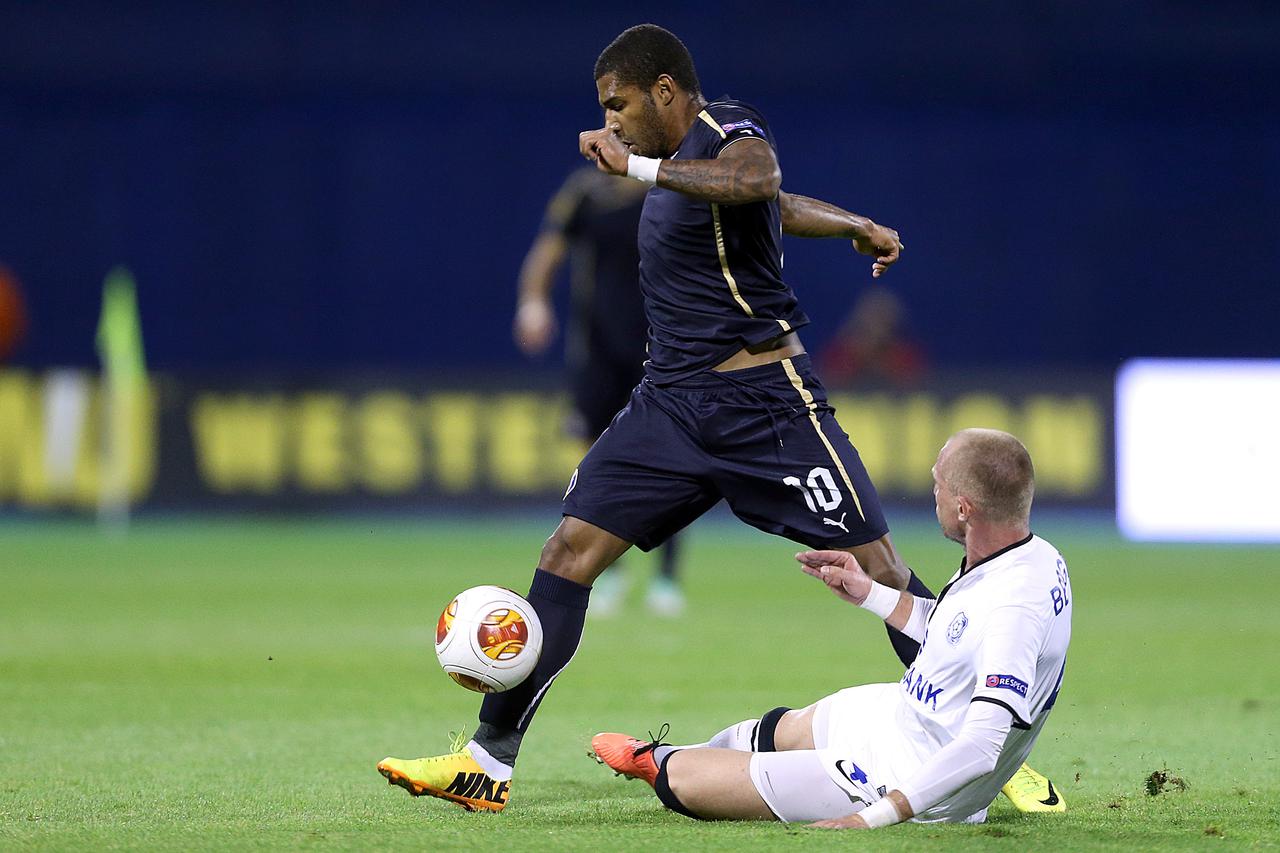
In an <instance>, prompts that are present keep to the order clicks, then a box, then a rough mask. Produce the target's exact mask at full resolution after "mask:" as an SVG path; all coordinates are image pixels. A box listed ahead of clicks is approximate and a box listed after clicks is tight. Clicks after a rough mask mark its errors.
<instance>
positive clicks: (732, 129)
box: [639, 99, 809, 385]
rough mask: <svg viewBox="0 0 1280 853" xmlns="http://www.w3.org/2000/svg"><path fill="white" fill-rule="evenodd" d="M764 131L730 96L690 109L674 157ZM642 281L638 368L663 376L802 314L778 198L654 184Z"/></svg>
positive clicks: (660, 379)
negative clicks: (720, 197)
mask: <svg viewBox="0 0 1280 853" xmlns="http://www.w3.org/2000/svg"><path fill="white" fill-rule="evenodd" d="M744 139H763V140H765V141H766V142H768V143H769V145H770V146H771V147H773V148H774V150H775V152H776V150H777V146H776V144H775V143H774V139H773V134H772V132H770V130H769V126H768V124H766V123H765V120H764V117H763V116H761V115H760V113H759V112H758V111H757V110H756V109H755V108H754V107H751V106H748V105H747V104H744V103H741V102H739V101H733V100H728V99H722V100H719V101H714V102H712V103H710V104H707V106H706V108H705V109H704V110H703V111H702V112H700V113H698V118H697V119H696V120H695V121H694V123H693V127H691V128H690V129H689V132H688V133H687V134H685V137H684V139H683V140H682V141H681V142H680V147H679V149H678V150H677V151H676V153H675V154H674V155H673V156H672V157H671V159H672V160H714V159H715V158H716V157H717V156H719V154H720V152H721V151H723V150H724V149H726V148H728V147H729V146H730V145H734V144H736V143H739V142H741V141H742V140H744ZM639 244H640V289H641V291H642V292H643V294H644V307H645V314H646V316H647V317H648V320H649V360H648V361H647V362H646V363H645V371H646V374H647V375H648V377H649V379H651V380H652V381H653V382H655V383H657V384H660V385H665V384H670V383H672V382H677V381H679V380H680V379H683V378H685V377H688V376H692V375H693V374H695V373H698V372H700V371H703V370H707V369H709V368H712V367H715V366H716V365H717V364H719V363H720V362H722V361H724V360H725V359H727V358H729V356H731V355H733V354H734V353H735V352H737V351H738V350H740V349H742V348H743V347H744V346H752V345H755V344H761V343H764V342H765V341H768V340H771V339H773V338H776V337H778V336H779V335H781V334H784V333H786V332H789V331H791V330H792V329H798V328H800V327H801V326H804V325H806V324H807V323H808V322H809V318H808V317H806V316H805V315H804V312H802V311H801V310H800V306H799V305H798V304H797V302H796V296H795V294H794V293H793V292H792V291H791V288H790V287H788V286H787V284H786V283H785V282H784V281H783V280H782V216H781V213H780V212H779V210H778V201H777V199H774V200H772V201H761V202H754V203H752V204H738V205H726V204H714V203H711V202H706V201H699V200H697V199H694V198H691V197H689V196H687V195H684V194H682V193H678V192H676V191H675V190H667V189H663V188H661V187H656V186H655V187H653V188H652V189H650V190H649V193H648V196H647V197H646V198H645V202H644V213H643V215H642V216H641V217H640V232H639Z"/></svg>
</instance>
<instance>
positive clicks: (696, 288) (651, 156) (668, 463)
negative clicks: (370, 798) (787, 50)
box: [378, 25, 927, 811]
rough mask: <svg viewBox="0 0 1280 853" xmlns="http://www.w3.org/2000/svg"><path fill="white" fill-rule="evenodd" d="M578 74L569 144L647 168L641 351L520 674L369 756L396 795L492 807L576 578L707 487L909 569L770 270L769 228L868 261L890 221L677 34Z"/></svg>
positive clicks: (647, 36) (544, 577)
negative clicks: (453, 723) (717, 93)
mask: <svg viewBox="0 0 1280 853" xmlns="http://www.w3.org/2000/svg"><path fill="white" fill-rule="evenodd" d="M595 78H596V88H597V92H598V95H599V100H600V105H601V106H602V107H603V108H604V118H605V125H604V127H603V128H601V129H599V130H593V131H587V132H585V133H583V134H581V135H580V138H579V149H580V151H581V153H582V154H583V155H584V156H585V157H586V158H587V159H588V160H591V161H593V162H594V163H595V164H596V166H597V167H598V168H599V169H600V171H602V172H605V173H608V174H613V175H627V176H630V177H633V178H637V179H640V180H642V181H645V182H647V183H649V184H651V185H653V187H652V188H651V189H650V190H649V192H648V196H647V198H646V200H645V205H644V213H643V216H642V219H641V224H640V232H639V249H640V284H641V289H642V291H643V294H644V305H645V314H646V316H647V318H648V322H649V359H648V361H647V362H646V365H645V378H644V380H643V381H642V382H641V383H640V385H639V386H638V387H637V388H636V389H635V391H634V392H633V393H632V395H631V399H630V401H629V403H628V404H627V406H626V408H625V409H623V410H622V411H621V412H620V413H619V414H618V416H617V417H616V418H615V419H614V420H613V423H612V425H611V426H610V427H609V429H608V430H607V431H606V432H605V433H604V435H603V436H601V437H600V439H599V441H597V442H596V443H595V445H594V446H593V447H592V448H591V450H590V451H589V452H588V453H587V455H586V457H585V458H584V459H583V460H582V462H581V464H580V465H579V467H578V470H577V471H576V472H575V473H574V476H573V478H572V480H571V481H570V483H569V488H568V492H567V494H566V495H565V500H564V518H563V519H562V521H561V523H560V526H559V527H558V528H557V529H556V531H555V532H554V533H553V534H552V535H551V538H550V539H548V540H547V542H546V545H545V547H544V548H543V550H542V556H541V560H540V561H539V563H538V568H537V570H536V571H535V572H534V578H533V584H532V586H531V587H530V590H529V595H528V599H529V601H530V603H531V604H532V605H533V607H534V608H535V609H536V610H537V612H538V617H539V621H540V622H541V623H542V629H543V634H544V644H543V650H542V656H541V658H540V659H539V662H538V666H537V668H536V669H535V670H534V672H533V674H532V675H531V676H530V677H529V678H528V679H527V680H526V681H524V682H523V683H521V684H520V685H518V686H517V687H515V688H514V689H512V690H509V691H507V692H506V693H499V694H493V695H490V696H486V697H485V699H484V703H483V706H482V708H481V711H480V726H479V728H478V729H477V731H476V733H475V736H474V737H473V739H472V740H471V741H470V742H469V743H467V744H465V745H463V744H461V743H459V744H457V745H456V746H455V747H454V749H453V751H452V752H450V753H448V754H446V755H441V756H436V757H432V758H421V759H412V760H405V759H394V758H388V759H385V760H384V761H383V762H381V763H380V764H379V765H378V769H379V770H380V771H381V772H382V774H383V775H384V776H386V777H387V779H388V780H389V781H390V782H392V783H394V784H398V785H401V786H402V787H404V788H406V789H408V790H409V791H410V792H411V793H413V794H428V795H431V796H438V797H442V798H443V799H447V800H450V801H452V802H456V803H459V804H460V805H463V806H464V807H466V808H468V809H485V810H489V811H498V810H501V809H502V808H503V806H505V804H506V802H507V797H508V795H509V792H510V787H511V782H510V780H511V776H512V768H513V766H514V764H515V759H516V754H517V752H518V750H519V746H520V741H521V738H522V736H523V734H524V732H525V731H526V730H527V728H528V726H529V723H530V721H531V719H532V717H533V715H534V712H535V711H536V710H537V707H538V705H539V703H540V702H541V701H542V699H543V697H544V696H545V694H546V692H547V690H548V688H549V687H550V686H551V684H552V681H553V680H554V679H555V677H556V676H557V675H558V674H559V673H560V672H561V670H563V669H564V668H565V667H566V666H567V665H568V664H569V661H570V659H571V658H572V657H573V654H574V652H575V650H576V649H577V646H578V642H579V640H580V638H581V635H582V626H583V619H584V616H585V613H586V609H587V600H588V596H589V595H590V592H591V584H592V582H593V581H594V580H595V579H596V577H598V576H599V575H600V573H601V572H603V571H604V570H605V568H606V567H608V566H609V565H610V564H611V563H613V561H614V560H616V559H618V557H620V556H621V555H622V554H623V553H624V552H625V551H626V550H627V549H629V548H630V547H631V546H632V545H633V544H634V545H638V546H640V547H641V548H642V549H646V550H647V549H650V548H653V547H655V546H657V545H659V544H661V543H662V542H663V541H665V540H666V539H667V538H668V537H670V536H671V535H672V534H674V533H676V532H677V531H679V530H680V529H681V528H683V527H684V526H686V525H687V524H689V523H690V522H691V521H693V520H694V519H696V518H697V517H698V516H700V515H702V514H703V513H705V512H706V511H707V510H708V509H710V508H711V507H712V506H713V505H715V504H716V503H718V502H719V501H720V500H722V499H723V500H725V501H727V502H728V504H729V507H730V509H731V510H732V511H733V512H734V513H735V514H736V515H737V516H738V517H739V518H741V519H742V520H744V521H746V522H747V523H748V524H751V525H752V526H754V527H757V528H759V529H761V530H764V531H767V532H769V533H775V534H778V535H780V536H785V537H787V538H789V539H793V540H795V541H797V542H800V543H803V544H804V545H806V546H808V547H810V548H814V549H839V550H845V551H849V552H850V553H852V554H853V555H854V556H855V557H856V558H857V560H858V563H859V564H860V565H861V566H863V567H864V569H865V570H866V571H867V573H868V574H869V575H870V576H871V577H872V578H873V579H875V580H876V581H878V582H880V583H882V584H886V585H888V586H891V587H893V588H896V589H903V588H906V587H908V585H909V582H910V581H912V580H913V576H912V575H911V573H910V572H909V570H908V569H907V568H906V566H904V565H903V563H902V561H901V560H900V559H899V557H898V555H897V553H896V551H895V550H894V548H893V545H892V543H891V542H890V540H889V534H888V526H887V525H886V524H885V520H884V516H883V514H882V513H881V510H880V505H879V501H878V499H877V497H876V492H875V489H874V487H873V486H872V484H871V480H870V479H869V478H868V476H867V473H866V471H865V469H864V468H863V465H862V461H861V460H860V459H859V458H858V454H857V451H855V450H854V448H853V445H852V444H851V443H850V441H849V437H848V436H847V435H846V434H845V433H844V431H843V430H842V429H841V428H840V425H839V424H838V423H837V422H836V419H835V416H834V413H833V410H832V409H831V407H830V406H829V405H828V404H827V398H826V392H825V391H824V389H823V387H822V385H821V383H819V382H818V380H817V378H816V377H815V376H814V375H813V373H812V372H811V370H810V366H809V357H808V356H807V355H806V354H805V350H804V346H803V345H802V344H801V343H800V338H799V337H798V335H797V334H796V330H797V329H799V328H801V327H802V326H804V325H806V324H807V323H808V322H809V320H808V318H807V317H806V316H805V314H804V312H803V311H801V310H800V306H799V304H798V302H797V300H796V297H795V294H794V293H793V292H792V290H791V288H790V287H789V286H788V285H787V284H786V282H785V281H784V279H783V276H782V234H783V232H784V231H785V232H786V233H789V234H793V235H796V236H801V237H840V238H845V239H849V240H851V241H853V245H854V248H856V249H857V250H858V251H859V252H861V253H863V254H865V255H869V256H871V257H872V258H873V260H874V263H873V266H872V275H873V276H879V275H881V274H882V273H883V272H884V271H885V270H886V269H888V268H889V266H890V265H891V264H893V263H894V262H896V261H897V260H898V256H899V253H900V252H901V250H902V244H901V242H900V241H899V239H898V234H897V232H895V231H894V230H893V229H891V228H886V227H884V226H882V225H878V224H877V223H875V222H873V221H871V220H870V219H867V218H865V217H862V216H857V215H855V214H852V213H849V212H847V211H845V210H842V209H840V208H838V207H835V206H834V205H830V204H827V203H825V202H821V201H816V200H814V199H810V198H806V197H804V196H798V195H793V194H789V193H785V192H781V191H780V187H781V181H782V174H781V170H780V168H779V165H778V159H777V155H776V153H775V147H774V140H773V133H772V131H771V130H770V128H769V125H768V123H767V122H766V121H765V118H764V116H762V115H761V114H760V112H759V111H757V110H756V109H755V108H754V107H751V106H750V105H748V104H745V103H742V102H739V101H734V100H729V99H722V100H717V101H713V102H708V101H707V100H706V99H705V98H704V97H703V96H702V92H701V87H700V85H699V83H698V78H697V74H696V72H695V70H694V66H693V59H692V57H691V56H690V55H689V52H688V50H686V49H685V46H684V45H683V44H682V43H681V42H680V40H679V39H678V38H676V37H675V36H674V35H672V34H671V33H669V32H667V31H666V30H664V29H662V28H661V27H656V26H653V25H642V26H638V27H632V28H631V29H629V30H627V31H625V32H624V33H622V34H621V35H620V36H618V38H617V39H615V40H614V41H613V42H612V43H611V44H610V45H609V46H608V47H607V48H605V50H604V52H603V53H601V55H600V58H599V59H598V60H597V62H596V67H595ZM920 589H921V590H923V587H920ZM913 591H915V590H913ZM916 594H927V590H924V591H923V592H916ZM911 654H912V656H913V657H914V651H913V652H911Z"/></svg>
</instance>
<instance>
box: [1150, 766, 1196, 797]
mask: <svg viewBox="0 0 1280 853" xmlns="http://www.w3.org/2000/svg"><path fill="white" fill-rule="evenodd" d="M1146 790H1147V796H1149V797H1156V796H1159V795H1160V794H1166V793H1168V792H1169V791H1185V790H1187V780H1186V779H1183V778H1182V777H1181V776H1175V775H1173V773H1172V771H1170V770H1169V768H1168V767H1166V768H1164V769H1163V770H1154V771H1152V773H1151V775H1150V776H1148V777H1147V781H1146Z"/></svg>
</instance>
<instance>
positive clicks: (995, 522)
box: [592, 429, 1072, 828]
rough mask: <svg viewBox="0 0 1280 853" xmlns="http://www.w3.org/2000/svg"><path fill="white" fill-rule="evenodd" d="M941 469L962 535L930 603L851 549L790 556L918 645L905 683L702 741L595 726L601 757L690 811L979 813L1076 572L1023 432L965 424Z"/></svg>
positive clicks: (897, 816)
mask: <svg viewBox="0 0 1280 853" xmlns="http://www.w3.org/2000/svg"><path fill="white" fill-rule="evenodd" d="M933 477H934V496H935V502H936V505H937V507H936V509H937V515H938V522H939V524H940V525H941V526H942V532H943V534H944V535H945V536H947V538H949V539H952V540H954V541H956V542H960V543H961V544H963V545H964V547H965V557H964V560H963V561H962V562H961V564H960V569H959V571H957V572H956V574H955V575H954V576H953V577H952V578H951V581H950V582H949V583H948V584H947V585H946V587H944V588H943V590H942V592H941V593H940V594H939V595H938V598H937V600H936V601H934V600H932V599H927V598H917V597H916V596H914V595H912V594H910V593H908V592H905V591H904V592H899V591H898V590H895V589H892V588H890V587H887V586H883V585H881V584H878V583H876V582H874V581H872V580H871V579H870V578H869V577H868V576H867V575H866V573H865V572H863V571H862V568H861V567H860V566H859V565H858V563H857V561H856V560H854V559H853V557H852V555H850V554H848V553H846V552H842V551H806V552H803V553H800V554H797V555H796V559H797V560H799V561H800V563H801V565H802V567H803V569H804V571H805V572H806V573H808V574H810V575H812V576H814V577H817V578H820V579H821V580H823V581H824V582H825V583H826V584H827V585H828V586H829V587H830V588H831V590H832V591H833V592H835V594H836V595H837V596H839V597H840V598H843V599H845V600H846V601H849V602H851V603H853V604H856V605H859V606H860V607H862V608H864V609H866V610H870V611H871V612H873V613H875V614H876V615H878V616H880V617H881V618H882V619H884V620H885V621H886V622H888V623H889V625H890V626H892V627H894V628H897V629H898V630H901V631H903V632H904V633H906V634H908V635H909V636H911V637H912V638H913V639H915V640H917V641H919V642H920V643H921V649H920V654H919V655H918V656H917V657H916V659H915V662H914V663H913V664H912V665H911V667H910V668H908V669H907V671H906V673H905V674H904V675H903V677H902V679H901V681H899V682H898V683H896V684H868V685H863V686H860V687H851V688H848V689H846V690H842V691H840V692H839V693H836V694H833V695H831V696H827V697H826V698H824V699H821V700H819V701H818V702H816V703H814V704H813V705H810V706H809V707H807V708H804V709H799V710H790V709H787V708H775V709H774V710H773V711H770V712H769V713H767V714H765V715H764V716H763V717H761V718H760V719H759V720H745V721H743V722H741V723H737V724H735V725H733V726H730V727H729V728H727V729H725V730H723V731H721V732H720V733H719V734H717V735H716V736H714V737H713V738H712V739H711V740H709V741H707V742H706V743H702V744H696V745H693V746H687V747H681V746H670V745H666V744H661V743H658V742H656V740H655V741H649V742H646V741H642V740H638V739H636V738H632V737H628V736H626V735H618V734H601V735H597V736H596V737H595V738H594V739H593V740H592V747H593V749H594V751H595V753H596V756H597V757H598V758H599V759H600V760H601V761H603V763H605V764H608V765H609V766H610V767H612V768H613V769H614V770H616V771H618V772H619V773H621V774H624V775H627V776H631V777H635V778H642V779H645V780H646V781H648V782H649V783H650V784H651V785H653V786H654V790H655V792H656V793H657V794H658V797H659V799H660V800H662V802H663V804H664V805H666V806H667V807H668V808H671V809H673V810H675V811H679V812H681V813H682V814H686V815H689V816H690V817H698V818H705V819H765V820H768V819H777V820H783V821H817V822H818V823H817V825H818V826H823V827H830V828H876V827H882V826H888V825H890V824H894V823H898V822H900V821H904V820H916V821H966V822H980V821H982V820H984V819H985V817H986V811H987V807H988V806H989V805H990V804H991V801H992V800H993V799H995V797H996V795H997V794H998V793H999V792H1000V788H1001V786H1002V785H1004V784H1005V783H1006V782H1007V781H1008V780H1009V779H1010V777H1011V776H1013V774H1014V772H1015V771H1017V770H1018V768H1019V766H1020V765H1021V764H1022V762H1023V761H1024V760H1025V759H1026V758H1027V756H1028V755H1029V754H1030V752H1031V747H1032V746H1033V744H1034V743H1035V740H1036V738H1037V736H1038V735H1039V734H1040V731H1041V730H1042V729H1043V728H1044V725H1045V721H1046V720H1047V718H1048V716H1049V711H1050V709H1051V708H1052V707H1053V705H1054V702H1055V700H1056V699H1057V697H1058V691H1059V690H1060V689H1061V687H1062V679H1063V674H1064V671H1065V666H1066V654H1067V645H1068V643H1069V642H1070V639H1071V598H1072V596H1071V581H1070V578H1069V577H1068V575H1067V566H1066V563H1065V562H1064V561H1063V559H1062V557H1061V555H1060V554H1059V553H1058V552H1057V550H1056V549H1055V548H1054V547H1053V546H1052V545H1050V544H1049V543H1048V542H1046V541H1045V540H1043V539H1041V538H1039V537H1037V536H1035V535H1033V534H1032V533H1031V531H1030V510H1031V500H1032V496H1033V493H1034V490H1035V480H1034V472H1033V469H1032V464H1031V457H1030V456H1029V455H1028V453H1027V450H1026V448H1025V447H1023V445H1022V443H1021V442H1020V441H1018V440H1017V439H1016V438H1014V437H1013V436H1011V435H1009V434H1008V433H1003V432H999V431H997V430H976V429H975V430H964V431H962V432H959V433H957V434H956V435H954V436H952V437H951V439H950V440H949V441H948V442H947V443H946V445H945V446H944V447H943V448H942V451H941V452H940V453H939V454H938V461H937V463H936V464H935V465H934V468H933ZM1049 794H1050V798H1055V797H1056V794H1055V793H1054V792H1053V790H1052V788H1050V790H1049Z"/></svg>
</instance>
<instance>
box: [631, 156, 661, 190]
mask: <svg viewBox="0 0 1280 853" xmlns="http://www.w3.org/2000/svg"><path fill="white" fill-rule="evenodd" d="M660 165H662V161H661V160H659V159H658V158H656V157H641V156H640V155H639V154H632V155H631V156H630V157H628V158H627V177H628V178H635V179H636V180H637V181H644V182H645V183H647V184H656V183H657V182H658V167H659V166H660Z"/></svg>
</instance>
